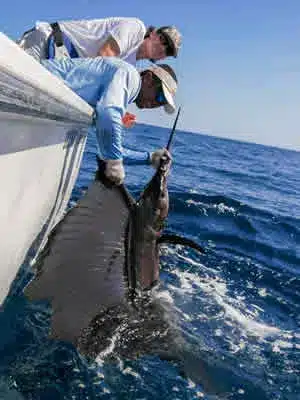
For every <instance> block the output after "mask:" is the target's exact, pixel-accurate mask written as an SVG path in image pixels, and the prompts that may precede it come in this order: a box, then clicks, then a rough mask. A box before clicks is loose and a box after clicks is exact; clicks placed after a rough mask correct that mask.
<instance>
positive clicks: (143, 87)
mask: <svg viewBox="0 0 300 400" xmlns="http://www.w3.org/2000/svg"><path fill="white" fill-rule="evenodd" d="M42 64H43V65H44V67H46V68H47V69H48V70H49V71H50V72H52V73H53V74H55V75H56V76H58V77H60V78H61V79H63V80H64V82H65V83H66V85H67V86H69V87H70V88H71V89H72V90H73V91H74V92H75V93H76V94H77V95H78V96H80V97H81V98H82V99H83V100H85V101H86V102H87V103H88V104H90V105H91V106H92V107H93V108H94V109H95V127H96V136H97V142H98V150H99V156H100V158H101V159H103V160H105V161H106V171H105V174H106V176H107V177H108V178H109V179H110V180H111V181H113V182H114V183H116V184H120V183H122V182H123V180H124V177H125V173H124V168H123V158H124V161H125V162H127V163H136V164H147V163H148V164H152V165H154V166H155V165H157V162H158V160H159V159H160V157H161V156H162V155H163V153H164V152H166V150H158V151H156V152H154V153H148V152H136V151H132V150H125V149H123V146H122V131H123V124H122V118H123V116H124V115H125V112H126V109H127V107H128V105H129V104H131V103H135V104H136V105H137V107H139V108H156V107H160V106H163V107H164V109H165V111H166V112H167V113H172V112H174V111H175V104H174V95H175V92H176V90H177V78H176V75H175V73H174V71H173V69H172V68H171V67H170V66H168V65H166V64H161V65H160V66H158V65H155V66H151V67H150V68H148V69H146V70H144V71H142V72H140V73H139V72H138V71H137V70H136V69H135V68H134V67H133V66H132V65H130V64H128V63H126V62H124V61H122V60H120V59H117V58H112V57H96V58H75V59H71V58H63V59H60V60H47V61H43V62H42Z"/></svg>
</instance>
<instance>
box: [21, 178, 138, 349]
mask: <svg viewBox="0 0 300 400" xmlns="http://www.w3.org/2000/svg"><path fill="white" fill-rule="evenodd" d="M124 191H125V192H124ZM124 193H125V194H126V193H127V192H126V189H124V188H120V187H116V186H112V187H107V186H105V185H104V184H103V183H102V182H101V181H100V180H99V179H97V180H96V181H95V182H94V183H93V184H92V185H91V187H90V188H89V189H88V191H87V193H86V194H85V195H84V196H83V198H82V199H81V200H80V201H79V202H78V204H77V206H75V207H74V208H73V209H71V210H70V211H69V212H68V214H67V215H66V216H65V218H64V220H63V221H62V222H61V223H60V224H59V225H58V226H57V227H56V229H55V231H54V233H53V234H52V235H51V237H50V239H49V246H48V247H49V249H48V251H47V252H46V253H45V254H46V255H45V258H44V259H43V260H42V261H40V262H39V263H40V272H39V273H38V275H37V276H36V278H35V279H34V280H33V281H32V282H31V283H30V284H29V286H28V287H27V288H26V289H25V294H26V296H27V297H29V299H32V300H43V299H44V300H48V301H50V302H51V305H52V309H53V315H52V322H51V337H54V338H58V339H62V340H67V341H71V342H72V343H74V344H76V341H77V339H78V338H79V336H80V335H81V334H82V332H83V330H84V329H86V328H87V327H88V325H89V323H90V321H91V320H92V319H93V318H94V317H95V316H96V315H97V314H98V313H99V312H101V311H103V310H104V309H106V308H108V307H112V306H115V305H118V304H120V303H122V302H123V301H124V299H125V292H126V283H125V278H124V263H125V235H126V227H127V222H128V216H129V204H128V199H126V198H125V197H126V196H125V197H124ZM127 194H128V193H127ZM129 200H130V198H129ZM132 201H133V200H132Z"/></svg>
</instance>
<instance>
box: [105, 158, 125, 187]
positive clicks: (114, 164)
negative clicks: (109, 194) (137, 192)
mask: <svg viewBox="0 0 300 400" xmlns="http://www.w3.org/2000/svg"><path fill="white" fill-rule="evenodd" d="M105 162H106V167H105V176H106V177H107V178H108V179H109V180H110V181H111V182H113V183H114V184H116V185H121V183H123V182H124V178H125V171H124V167H123V161H122V160H106V161H105Z"/></svg>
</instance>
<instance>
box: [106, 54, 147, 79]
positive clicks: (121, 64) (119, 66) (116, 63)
mask: <svg viewBox="0 0 300 400" xmlns="http://www.w3.org/2000/svg"><path fill="white" fill-rule="evenodd" d="M105 62H106V63H107V64H110V65H111V66H112V67H114V68H116V70H120V71H124V72H126V73H128V74H129V75H132V76H140V74H139V72H138V70H137V69H136V68H135V67H134V66H133V65H131V64H129V63H128V62H126V61H124V60H122V59H120V58H117V57H106V58H105Z"/></svg>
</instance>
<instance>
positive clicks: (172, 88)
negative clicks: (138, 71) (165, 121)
mask: <svg viewBox="0 0 300 400" xmlns="http://www.w3.org/2000/svg"><path fill="white" fill-rule="evenodd" d="M147 70H148V71H151V72H152V73H153V74H154V75H155V76H157V78H159V79H160V81H161V85H162V89H163V92H164V96H165V98H166V100H167V104H165V105H164V109H165V111H166V112H167V113H168V114H172V113H173V112H174V111H175V110H176V105H175V101H174V97H175V93H176V90H177V78H176V75H175V72H174V71H173V69H172V68H171V67H170V66H169V65H167V64H160V65H152V66H151V67H149V68H147Z"/></svg>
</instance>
